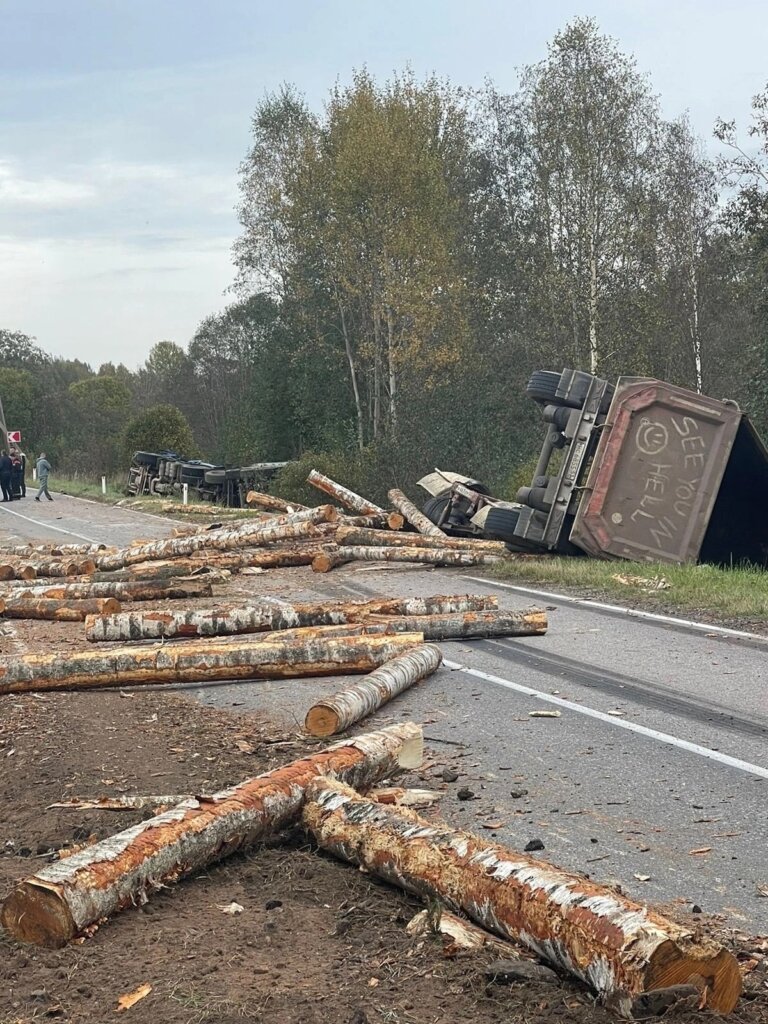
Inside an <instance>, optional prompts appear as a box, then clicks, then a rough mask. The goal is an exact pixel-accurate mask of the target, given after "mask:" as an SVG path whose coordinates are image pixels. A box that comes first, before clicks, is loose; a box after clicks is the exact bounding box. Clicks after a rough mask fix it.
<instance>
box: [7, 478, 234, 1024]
mask: <svg viewBox="0 0 768 1024" xmlns="http://www.w3.org/2000/svg"><path fill="white" fill-rule="evenodd" d="M52 486H53V490H54V491H59V492H61V493H62V494H68V495H70V496H71V497H73V498H89V499H90V500H91V501H101V502H103V503H104V504H106V505H117V504H118V503H119V504H122V505H123V506H124V507H125V508H132V509H136V510H137V511H140V512H152V513H154V514H155V515H164V514H165V513H167V514H168V516H170V517H172V518H174V519H177V518H178V517H179V515H180V514H181V513H180V512H179V509H180V507H181V498H180V497H179V496H177V495H174V496H170V497H162V496H159V495H158V496H155V495H146V494H145V495H142V496H141V497H140V498H136V497H132V496H130V495H128V496H126V494H125V491H124V490H123V487H124V481H123V479H122V478H115V479H112V480H107V490H106V494H105V493H103V492H102V490H101V483H93V482H92V481H89V480H83V479H81V478H79V477H66V476H64V477H62V476H57V477H56V478H55V479H54V480H53V485H52ZM169 505H173V506H175V507H174V508H173V509H170V510H169V508H168V506H169ZM187 509H188V510H189V511H188V512H187V513H185V514H186V515H188V516H189V518H190V520H194V521H195V522H209V523H210V522H213V521H214V520H219V519H221V520H225V519H246V518H249V519H252V518H253V517H254V513H253V510H251V509H237V508H223V507H221V506H219V505H211V503H210V502H207V501H196V500H194V499H193V498H192V497H191V496H190V501H189V504H188V505H187ZM0 1024H2V1022H0Z"/></svg>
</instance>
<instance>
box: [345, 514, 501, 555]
mask: <svg viewBox="0 0 768 1024" xmlns="http://www.w3.org/2000/svg"><path fill="white" fill-rule="evenodd" d="M333 539H334V540H335V541H336V543H337V544H339V545H342V546H343V547H358V546H364V547H397V548H403V547H414V548H431V549H439V550H445V549H448V550H449V551H482V552H484V553H486V554H489V555H499V556H501V557H504V556H506V555H508V554H509V550H508V549H507V547H506V545H505V544H504V541H501V540H479V539H478V540H474V539H473V538H471V537H446V536H445V535H443V536H441V537H425V536H423V535H422V534H420V533H392V532H391V531H389V530H366V529H361V528H359V527H355V526H347V524H346V521H343V522H342V523H340V524H339V526H338V527H337V529H336V532H335V533H334V537H333Z"/></svg>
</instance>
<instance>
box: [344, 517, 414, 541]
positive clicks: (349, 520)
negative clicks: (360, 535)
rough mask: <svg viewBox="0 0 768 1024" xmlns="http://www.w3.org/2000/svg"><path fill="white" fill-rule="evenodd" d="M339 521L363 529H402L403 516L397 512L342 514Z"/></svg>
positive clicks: (403, 524) (403, 523)
mask: <svg viewBox="0 0 768 1024" xmlns="http://www.w3.org/2000/svg"><path fill="white" fill-rule="evenodd" d="M339 522H340V523H343V524H344V525H345V526H348V527H358V528H360V529H363V530H402V528H403V527H404V526H405V516H403V515H401V514H400V513H399V512H377V513H376V514H375V515H371V516H342V517H341V519H340V520H339ZM410 536H411V537H412V536H413V534H410Z"/></svg>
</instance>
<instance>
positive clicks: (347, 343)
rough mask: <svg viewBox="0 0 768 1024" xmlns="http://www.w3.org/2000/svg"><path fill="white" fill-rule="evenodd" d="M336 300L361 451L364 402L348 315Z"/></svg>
mask: <svg viewBox="0 0 768 1024" xmlns="http://www.w3.org/2000/svg"><path fill="white" fill-rule="evenodd" d="M336 301H337V303H338V306H339V315H340V317H341V333H342V335H343V337H344V352H345V354H346V357H347V364H348V365H349V376H350V380H351V382H352V395H353V397H354V399H355V417H356V420H357V447H358V449H359V450H360V451H362V450H363V448H364V447H365V426H364V418H363V404H362V402H361V400H360V386H359V384H358V382H357V367H356V366H355V355H354V352H353V351H352V341H351V339H350V337H349V329H348V328H347V317H346V313H345V312H344V305H343V303H342V302H341V299H340V298H339V297H338V294H337V297H336Z"/></svg>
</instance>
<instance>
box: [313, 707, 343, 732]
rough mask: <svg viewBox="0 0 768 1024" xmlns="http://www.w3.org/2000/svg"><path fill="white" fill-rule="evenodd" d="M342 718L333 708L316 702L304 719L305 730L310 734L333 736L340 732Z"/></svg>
mask: <svg viewBox="0 0 768 1024" xmlns="http://www.w3.org/2000/svg"><path fill="white" fill-rule="evenodd" d="M339 724H340V719H339V716H338V715H337V714H336V712H335V711H334V710H333V708H329V707H326V706H325V705H324V704H315V706H314V707H311V708H310V709H309V711H308V712H307V717H306V718H305V719H304V730H305V732H307V733H309V735H310V736H333V735H334V734H335V733H337V732H339Z"/></svg>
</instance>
